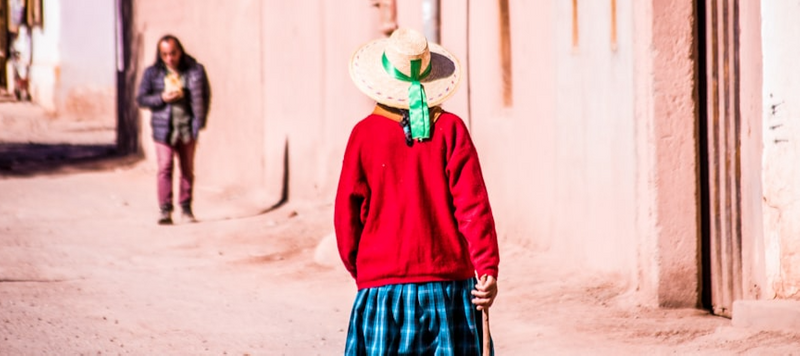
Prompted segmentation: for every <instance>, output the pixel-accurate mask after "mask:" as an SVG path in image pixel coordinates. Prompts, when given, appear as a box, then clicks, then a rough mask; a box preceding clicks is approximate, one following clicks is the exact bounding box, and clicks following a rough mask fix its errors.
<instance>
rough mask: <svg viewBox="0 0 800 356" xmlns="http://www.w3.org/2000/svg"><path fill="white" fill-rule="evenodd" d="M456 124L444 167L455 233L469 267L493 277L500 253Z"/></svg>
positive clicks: (468, 148)
mask: <svg viewBox="0 0 800 356" xmlns="http://www.w3.org/2000/svg"><path fill="white" fill-rule="evenodd" d="M457 121H458V122H457V124H456V125H455V129H454V132H453V136H454V137H453V138H452V139H451V140H452V142H451V144H452V147H451V154H450V157H449V159H448V162H447V168H446V169H447V174H448V179H449V184H450V192H451V194H452V196H453V206H454V210H455V211H454V216H455V219H456V222H457V223H458V230H459V231H460V232H461V234H462V235H464V237H465V238H466V240H467V243H468V245H469V252H470V257H471V258H472V264H473V265H474V267H475V269H476V271H477V272H478V274H479V275H481V276H483V275H484V274H487V275H490V276H493V277H495V278H497V273H498V265H499V263H500V254H499V249H498V246H497V232H496V231H495V225H494V217H493V216H492V209H491V206H490V205H489V196H488V194H487V192H486V186H485V184H484V181H483V174H482V172H481V166H480V162H479V161H478V154H477V151H476V150H475V147H474V146H473V143H472V139H471V138H470V135H469V131H467V128H466V127H465V126H464V124H463V123H462V122H461V121H460V120H457Z"/></svg>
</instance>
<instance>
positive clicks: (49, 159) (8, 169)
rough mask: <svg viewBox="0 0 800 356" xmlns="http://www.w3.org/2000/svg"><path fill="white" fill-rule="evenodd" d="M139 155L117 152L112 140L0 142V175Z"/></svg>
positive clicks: (122, 162)
mask: <svg viewBox="0 0 800 356" xmlns="http://www.w3.org/2000/svg"><path fill="white" fill-rule="evenodd" d="M140 159H141V156H139V155H131V154H119V153H118V151H117V146H116V145H115V144H108V145H71V144H37V143H0V177H2V176H12V177H13V176H17V177H27V176H33V175H39V174H59V173H70V172H77V171H95V170H105V169H111V168H115V167H120V166H130V165H133V164H134V163H136V162H138V161H139V160H140Z"/></svg>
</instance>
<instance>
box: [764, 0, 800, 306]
mask: <svg viewBox="0 0 800 356" xmlns="http://www.w3.org/2000/svg"><path fill="white" fill-rule="evenodd" d="M761 11H762V18H763V19H769V21H762V23H761V31H762V41H763V42H762V51H763V115H764V116H763V126H762V129H763V145H764V152H763V165H764V169H763V177H762V178H763V190H764V198H763V202H764V203H763V204H764V205H763V209H764V249H765V250H764V252H765V256H764V262H765V263H766V271H765V273H766V285H765V288H764V293H765V294H764V297H765V298H768V299H769V298H775V297H777V298H791V299H800V219H798V218H797V217H798V216H800V184H798V182H800V165H798V164H797V162H798V161H799V160H800V140H798V139H797V138H798V137H800V120H798V119H800V82H798V81H797V80H796V78H797V77H798V76H799V75H800V68H798V66H797V58H798V57H800V49H798V48H797V46H791V45H787V42H786V40H787V39H791V38H797V36H800V22H798V21H797V18H798V16H800V4H797V3H794V2H782V1H762V2H761Z"/></svg>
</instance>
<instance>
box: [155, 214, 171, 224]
mask: <svg viewBox="0 0 800 356" xmlns="http://www.w3.org/2000/svg"><path fill="white" fill-rule="evenodd" d="M158 224H159V225H172V213H171V212H169V211H161V217H159V218H158Z"/></svg>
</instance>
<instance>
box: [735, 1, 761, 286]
mask: <svg viewBox="0 0 800 356" xmlns="http://www.w3.org/2000/svg"><path fill="white" fill-rule="evenodd" d="M739 6H740V9H739V11H740V14H741V19H740V26H741V31H740V35H741V37H740V39H739V43H740V45H741V48H740V51H739V55H740V65H741V71H740V80H741V82H740V88H741V93H740V100H741V113H742V114H741V115H742V137H741V164H742V177H741V179H742V278H743V280H742V286H743V288H742V289H743V293H744V298H745V299H763V298H765V297H767V295H766V294H767V293H765V292H766V291H767V290H768V288H766V286H767V280H766V269H765V267H766V266H765V263H764V261H765V259H764V257H765V254H764V253H765V251H764V234H763V231H764V222H763V220H764V215H763V214H764V212H763V209H762V204H763V196H764V194H763V190H762V189H763V187H762V180H761V174H762V173H761V172H762V170H763V168H762V158H761V155H762V153H763V147H764V140H763V136H762V135H763V130H762V112H763V106H764V105H763V103H762V90H763V85H762V67H763V65H764V63H763V59H762V56H763V54H762V48H761V36H762V32H761V4H760V2H759V1H742V2H740V3H739Z"/></svg>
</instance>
